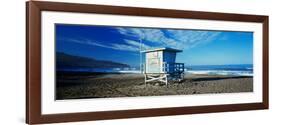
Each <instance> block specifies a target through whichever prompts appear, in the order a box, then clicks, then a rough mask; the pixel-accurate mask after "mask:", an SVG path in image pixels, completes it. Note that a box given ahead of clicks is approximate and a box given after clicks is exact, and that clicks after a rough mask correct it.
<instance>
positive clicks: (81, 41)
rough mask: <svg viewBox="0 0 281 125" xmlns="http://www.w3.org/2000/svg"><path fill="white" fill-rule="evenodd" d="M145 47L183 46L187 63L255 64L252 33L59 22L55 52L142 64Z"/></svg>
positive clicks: (182, 55)
mask: <svg viewBox="0 0 281 125" xmlns="http://www.w3.org/2000/svg"><path fill="white" fill-rule="evenodd" d="M140 40H141V41H142V48H141V49H142V50H144V49H149V48H157V47H170V48H175V49H181V50H183V52H182V53H178V55H177V62H182V63H185V64H186V65H226V64H253V33H252V32H230V31H207V30H187V29H164V28H161V29H160V28H136V27H116V26H88V25H67V24H56V52H64V53H67V54H71V55H77V56H83V57H90V58H95V59H99V60H109V61H115V62H120V63H125V64H129V65H131V66H138V65H139V50H140Z"/></svg>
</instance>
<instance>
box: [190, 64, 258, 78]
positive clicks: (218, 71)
mask: <svg viewBox="0 0 281 125" xmlns="http://www.w3.org/2000/svg"><path fill="white" fill-rule="evenodd" d="M185 72H187V73H189V74H210V75H233V76H253V65H252V64H240V65H197V66H189V67H188V68H186V69H185Z"/></svg>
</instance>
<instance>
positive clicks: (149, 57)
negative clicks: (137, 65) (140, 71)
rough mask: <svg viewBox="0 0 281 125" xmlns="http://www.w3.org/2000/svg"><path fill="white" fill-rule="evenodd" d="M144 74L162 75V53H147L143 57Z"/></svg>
mask: <svg viewBox="0 0 281 125" xmlns="http://www.w3.org/2000/svg"><path fill="white" fill-rule="evenodd" d="M145 57H146V58H145V59H146V60H145V65H146V67H145V68H146V73H163V71H162V65H163V52H162V51H154V52H148V53H146V56H145Z"/></svg>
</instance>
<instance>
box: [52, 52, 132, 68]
mask: <svg viewBox="0 0 281 125" xmlns="http://www.w3.org/2000/svg"><path fill="white" fill-rule="evenodd" d="M56 66H57V68H70V67H80V68H127V67H130V66H129V65H127V64H122V63H118V62H113V61H105V60H96V59H93V58H87V57H81V56H74V55H70V54H66V53H62V52H56Z"/></svg>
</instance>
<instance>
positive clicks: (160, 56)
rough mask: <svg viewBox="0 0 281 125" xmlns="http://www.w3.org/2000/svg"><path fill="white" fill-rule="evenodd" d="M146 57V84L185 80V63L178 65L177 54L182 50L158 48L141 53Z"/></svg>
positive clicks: (143, 71)
mask: <svg viewBox="0 0 281 125" xmlns="http://www.w3.org/2000/svg"><path fill="white" fill-rule="evenodd" d="M141 52H142V53H144V55H145V60H144V61H145V62H144V64H143V66H142V73H143V74H144V76H145V79H144V80H145V84H146V83H147V82H152V81H160V82H164V83H165V84H166V86H167V85H168V80H177V81H181V80H183V78H184V63H176V62H175V60H176V54H177V53H178V52H182V50H177V49H172V48H156V49H150V50H145V51H141Z"/></svg>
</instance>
